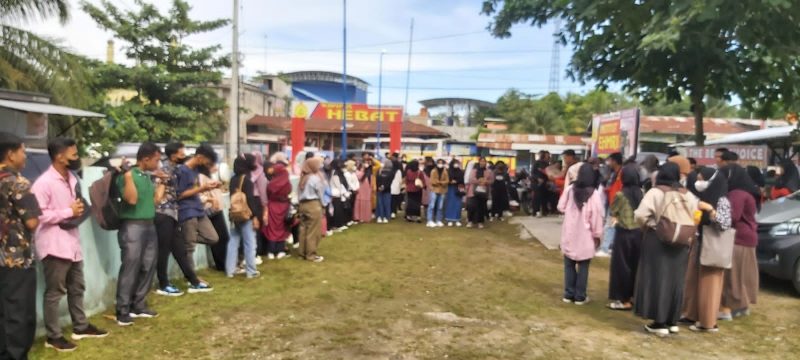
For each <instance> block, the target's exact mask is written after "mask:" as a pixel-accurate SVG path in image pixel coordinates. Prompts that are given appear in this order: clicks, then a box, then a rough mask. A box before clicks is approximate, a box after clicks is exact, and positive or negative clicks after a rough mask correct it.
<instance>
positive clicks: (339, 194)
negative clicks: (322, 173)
mask: <svg viewBox="0 0 800 360" xmlns="http://www.w3.org/2000/svg"><path fill="white" fill-rule="evenodd" d="M329 183H330V188H331V206H332V207H333V215H332V216H331V217H330V219H331V221H330V225H329V227H330V228H331V229H336V230H337V231H345V230H347V220H346V217H345V214H344V211H345V209H344V204H345V202H346V201H347V197H348V196H349V193H350V190H349V189H348V188H347V179H345V177H344V171H343V169H342V165H341V162H340V161H339V159H336V160H333V161H332V162H331V176H330V178H329Z"/></svg>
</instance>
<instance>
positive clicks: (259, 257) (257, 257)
mask: <svg viewBox="0 0 800 360" xmlns="http://www.w3.org/2000/svg"><path fill="white" fill-rule="evenodd" d="M263 263H264V259H262V258H261V256H256V265H261V264H263Z"/></svg>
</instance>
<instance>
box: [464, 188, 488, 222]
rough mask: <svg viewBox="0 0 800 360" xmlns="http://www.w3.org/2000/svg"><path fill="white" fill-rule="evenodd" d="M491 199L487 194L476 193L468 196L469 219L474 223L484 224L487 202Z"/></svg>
mask: <svg viewBox="0 0 800 360" xmlns="http://www.w3.org/2000/svg"><path fill="white" fill-rule="evenodd" d="M488 200H489V199H488V198H487V196H486V194H475V195H474V196H473V197H470V198H467V220H468V221H469V222H471V223H473V224H483V222H484V221H485V220H486V215H487V212H488V210H487V208H486V202H487V201H488Z"/></svg>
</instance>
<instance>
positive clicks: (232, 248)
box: [225, 154, 262, 279]
mask: <svg viewBox="0 0 800 360" xmlns="http://www.w3.org/2000/svg"><path fill="white" fill-rule="evenodd" d="M255 168H256V163H255V157H254V156H253V155H252V154H243V155H239V156H237V157H236V160H234V161H233V172H234V174H235V175H234V177H233V178H232V179H231V183H230V188H229V189H228V190H229V191H230V194H231V196H233V195H234V194H236V193H238V192H241V193H243V194H244V195H245V198H246V199H247V206H248V207H249V208H250V211H251V216H250V218H249V219H246V220H244V221H240V222H234V223H233V224H232V228H231V232H230V235H231V238H230V240H229V241H228V249H227V251H226V253H225V274H226V275H227V276H228V277H229V278H232V277H233V275H234V273H235V271H236V264H237V263H238V261H239V244H240V243H241V244H242V245H243V247H244V262H245V275H246V276H247V278H248V279H252V278H257V277H259V276H261V273H260V272H259V271H258V270H256V231H257V230H259V229H261V221H260V219H261V217H262V216H261V214H258V213H257V212H256V211H255V210H254V209H257V208H258V207H259V206H260V205H261V203H260V202H259V200H258V198H257V197H256V196H255V194H254V189H253V188H254V186H253V181H252V180H250V174H251V173H252V171H253V170H254V169H255Z"/></svg>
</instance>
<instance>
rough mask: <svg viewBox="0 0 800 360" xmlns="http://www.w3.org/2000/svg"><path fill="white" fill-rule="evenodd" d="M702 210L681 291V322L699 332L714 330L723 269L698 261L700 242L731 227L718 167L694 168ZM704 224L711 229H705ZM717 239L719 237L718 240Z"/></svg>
mask: <svg viewBox="0 0 800 360" xmlns="http://www.w3.org/2000/svg"><path fill="white" fill-rule="evenodd" d="M694 188H695V190H696V191H697V194H698V197H699V198H700V202H699V203H698V209H699V210H701V211H702V215H701V217H700V224H699V225H700V226H699V228H698V230H697V232H698V234H700V236H699V237H698V238H697V240H695V241H694V242H693V243H692V247H691V249H690V250H689V266H688V267H687V270H686V285H685V287H684V294H683V310H682V313H683V316H682V318H681V323H685V324H692V325H691V327H690V329H691V330H692V331H699V332H717V331H719V327H717V315H718V314H719V306H720V300H721V298H722V280H723V275H724V273H725V269H724V268H720V267H713V266H706V265H703V264H702V263H701V261H700V253H701V252H702V250H703V243H704V242H707V241H714V239H711V238H705V237H706V236H716V235H713V234H719V232H720V231H725V230H728V229H730V228H731V204H730V202H729V201H728V197H727V194H728V180H727V178H726V177H725V175H724V174H722V173H720V172H719V171H718V170H715V169H712V168H709V167H704V168H701V169H700V170H699V171H697V179H696V181H695V182H694ZM706 227H712V230H716V231H705V230H706V229H705V228H706ZM717 240H718V239H717Z"/></svg>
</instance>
